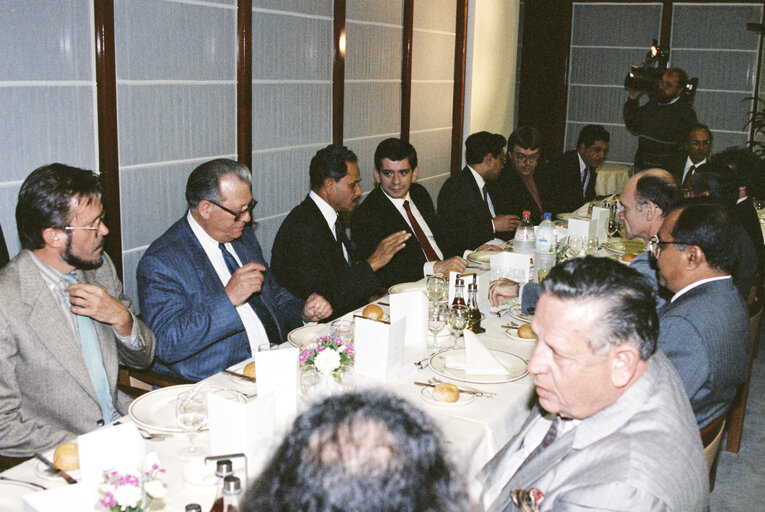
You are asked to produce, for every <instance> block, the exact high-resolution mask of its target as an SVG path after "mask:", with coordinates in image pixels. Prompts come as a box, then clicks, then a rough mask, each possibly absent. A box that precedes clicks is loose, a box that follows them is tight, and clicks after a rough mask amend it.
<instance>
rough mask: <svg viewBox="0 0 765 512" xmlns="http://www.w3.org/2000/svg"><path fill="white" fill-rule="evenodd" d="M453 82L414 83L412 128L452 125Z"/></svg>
mask: <svg viewBox="0 0 765 512" xmlns="http://www.w3.org/2000/svg"><path fill="white" fill-rule="evenodd" d="M453 91H454V83H453V82H435V83H433V82H421V83H412V121H411V129H412V130H413V131H416V130H427V129H430V128H444V127H447V126H451V125H452V102H453V99H452V94H453Z"/></svg>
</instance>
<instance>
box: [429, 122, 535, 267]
mask: <svg viewBox="0 0 765 512" xmlns="http://www.w3.org/2000/svg"><path fill="white" fill-rule="evenodd" d="M504 147H505V138H504V137H503V136H502V135H499V134H496V133H489V132H478V133H474V134H472V135H470V136H469V137H468V138H467V140H466V141H465V161H466V162H467V165H466V166H465V167H464V168H463V169H462V170H461V171H460V172H458V173H456V174H453V175H452V176H450V177H449V178H448V179H447V180H446V181H445V182H444V184H443V185H442V186H441V191H440V192H439V193H438V217H439V220H440V222H441V229H442V233H443V236H444V247H443V249H444V251H445V252H446V254H462V253H463V252H464V251H466V250H473V249H475V248H476V247H478V246H480V245H481V244H484V243H486V242H488V241H489V240H492V239H494V238H501V239H503V240H507V239H508V238H510V237H511V236H512V234H513V232H514V231H515V228H516V227H518V224H519V223H520V218H519V217H518V215H507V214H504V215H498V213H499V212H498V210H497V208H498V203H499V193H498V191H497V190H496V189H495V188H492V187H491V184H492V182H494V181H495V180H497V178H498V177H499V174H500V172H501V170H502V165H503V163H504V154H503V149H502V148H504Z"/></svg>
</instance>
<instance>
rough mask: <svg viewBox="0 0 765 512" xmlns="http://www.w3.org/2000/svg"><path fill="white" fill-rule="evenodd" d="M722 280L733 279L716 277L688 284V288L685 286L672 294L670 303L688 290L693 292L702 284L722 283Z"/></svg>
mask: <svg viewBox="0 0 765 512" xmlns="http://www.w3.org/2000/svg"><path fill="white" fill-rule="evenodd" d="M723 279H733V278H732V277H731V276H718V277H708V278H706V279H700V280H698V281H696V282H694V283H691V284H689V285H688V286H686V287H685V288H683V289H682V290H680V291H679V292H677V293H676V294H674V295H673V296H672V298H671V299H670V302H675V299H677V298H678V297H679V296H681V295H682V294H684V293H685V292H687V291H689V290H693V289H694V288H696V287H697V286H701V285H702V284H704V283H711V282H712V281H722V280H723Z"/></svg>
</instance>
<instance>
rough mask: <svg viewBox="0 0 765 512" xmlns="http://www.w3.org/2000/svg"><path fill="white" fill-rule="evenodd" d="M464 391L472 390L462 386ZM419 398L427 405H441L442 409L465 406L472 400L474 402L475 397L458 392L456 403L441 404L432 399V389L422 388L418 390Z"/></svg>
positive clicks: (428, 387)
mask: <svg viewBox="0 0 765 512" xmlns="http://www.w3.org/2000/svg"><path fill="white" fill-rule="evenodd" d="M464 388H465V389H473V388H468V387H467V386H464ZM420 397H421V398H422V399H423V400H425V401H426V402H428V403H429V404H433V405H441V406H444V407H459V406H461V405H467V404H469V403H470V402H472V401H473V400H475V395H471V394H470V393H462V392H460V397H459V398H458V399H457V401H456V402H442V401H440V400H436V399H435V398H433V388H431V387H430V386H426V387H423V388H422V389H421V390H420Z"/></svg>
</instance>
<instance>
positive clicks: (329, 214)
mask: <svg viewBox="0 0 765 512" xmlns="http://www.w3.org/2000/svg"><path fill="white" fill-rule="evenodd" d="M308 197H310V198H311V199H312V200H313V202H314V203H316V206H318V207H319V211H320V212H321V214H322V215H323V216H324V220H326V221H327V225H328V226H329V230H330V231H331V232H332V237H333V238H334V239H335V241H337V233H335V222H337V215H338V213H337V212H336V211H335V209H334V208H332V207H331V206H330V205H329V203H327V202H326V201H325V200H324V199H322V198H321V197H319V194H317V193H315V192H314V191H313V190H311V191H310V192H309V193H308ZM343 256H345V261H347V262H348V263H350V261H351V260H350V259H348V249H346V247H345V244H343Z"/></svg>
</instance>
